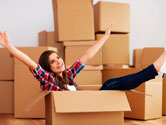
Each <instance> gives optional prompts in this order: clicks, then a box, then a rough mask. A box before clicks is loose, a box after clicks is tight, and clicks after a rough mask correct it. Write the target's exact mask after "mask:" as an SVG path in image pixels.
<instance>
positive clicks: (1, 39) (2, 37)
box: [0, 31, 9, 47]
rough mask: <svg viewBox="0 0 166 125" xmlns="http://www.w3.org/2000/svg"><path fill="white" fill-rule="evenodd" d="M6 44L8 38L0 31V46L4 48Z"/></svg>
mask: <svg viewBox="0 0 166 125" xmlns="http://www.w3.org/2000/svg"><path fill="white" fill-rule="evenodd" d="M8 43H9V37H8V35H7V33H6V31H5V32H4V33H3V32H1V31H0V45H2V46H3V47H6V46H7V44H8Z"/></svg>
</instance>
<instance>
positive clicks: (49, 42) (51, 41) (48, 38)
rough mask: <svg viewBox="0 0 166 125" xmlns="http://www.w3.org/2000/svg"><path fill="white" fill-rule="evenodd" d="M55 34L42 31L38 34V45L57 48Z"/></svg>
mask: <svg viewBox="0 0 166 125" xmlns="http://www.w3.org/2000/svg"><path fill="white" fill-rule="evenodd" d="M55 43H56V41H55V33H54V32H47V31H41V32H39V33H38V44H39V46H55Z"/></svg>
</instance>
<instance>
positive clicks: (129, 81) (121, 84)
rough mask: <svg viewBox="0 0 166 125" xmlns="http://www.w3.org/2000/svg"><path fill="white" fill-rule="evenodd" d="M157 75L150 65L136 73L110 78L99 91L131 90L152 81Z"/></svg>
mask: <svg viewBox="0 0 166 125" xmlns="http://www.w3.org/2000/svg"><path fill="white" fill-rule="evenodd" d="M157 75H158V73H157V71H156V69H155V67H154V65H153V64H152V65H150V66H148V67H147V68H145V69H143V70H141V71H139V72H137V73H133V74H130V75H126V76H122V77H117V78H111V79H109V80H107V81H106V82H104V84H103V86H102V87H101V88H100V90H131V89H134V88H136V87H138V86H139V85H141V84H142V83H144V82H146V81H148V80H150V79H154V78H155V76H157Z"/></svg>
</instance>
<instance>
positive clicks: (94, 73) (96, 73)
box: [75, 65, 103, 85]
mask: <svg viewBox="0 0 166 125" xmlns="http://www.w3.org/2000/svg"><path fill="white" fill-rule="evenodd" d="M102 69H103V67H102V65H100V66H87V65H86V66H85V68H84V69H83V70H82V71H81V72H80V73H79V74H78V75H77V76H76V78H75V82H76V83H77V84H78V85H95V84H102V72H101V70H102Z"/></svg>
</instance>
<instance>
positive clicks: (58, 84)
mask: <svg viewBox="0 0 166 125" xmlns="http://www.w3.org/2000/svg"><path fill="white" fill-rule="evenodd" d="M111 26H112V25H111V24H109V25H108V26H107V28H106V32H105V35H104V36H103V37H102V38H101V39H100V40H98V41H96V43H95V44H94V45H92V46H91V47H89V48H88V49H87V51H86V52H85V53H84V54H83V55H82V56H81V58H80V59H78V60H77V61H76V62H75V63H74V64H73V65H72V66H71V67H69V68H68V69H66V68H65V64H64V61H63V59H62V58H61V57H60V56H59V55H58V53H56V52H54V51H50V50H49V51H45V52H43V53H42V54H41V56H40V58H39V64H37V63H36V62H34V61H33V60H32V59H31V58H30V57H29V56H27V55H26V54H25V53H23V52H21V51H20V50H18V49H17V48H15V47H14V46H13V45H12V44H11V43H10V42H9V41H10V40H9V37H8V36H7V33H6V32H4V33H3V32H0V45H2V46H3V47H5V48H6V49H7V50H8V51H9V52H10V53H11V54H13V55H14V56H15V57H16V58H18V59H19V60H20V61H21V62H23V63H24V64H25V65H27V66H28V67H29V68H30V71H31V72H32V73H33V75H34V77H35V78H36V79H38V80H39V81H40V83H41V88H42V90H45V89H46V90H54V91H62V90H69V91H76V90H78V89H79V87H78V86H77V84H76V83H75V82H74V78H75V76H76V75H77V74H78V73H79V72H80V71H81V70H82V69H83V68H84V67H85V64H86V63H87V61H88V60H89V59H91V58H93V57H94V55H95V54H96V53H97V51H98V50H99V49H100V48H101V47H102V46H103V44H104V43H105V41H106V40H107V39H108V38H109V36H110V32H111ZM164 73H166V52H164V53H163V54H162V55H161V56H160V57H159V58H158V59H157V60H156V61H155V62H154V63H153V64H151V65H150V66H148V67H147V68H145V69H143V70H142V71H140V72H137V73H134V74H130V75H127V76H123V77H118V78H112V79H108V80H107V81H106V82H105V83H104V84H103V86H102V87H101V88H100V90H130V89H134V88H136V87H138V86H139V85H141V84H142V83H143V82H145V81H148V80H150V79H154V78H155V76H157V75H158V74H161V75H162V76H164Z"/></svg>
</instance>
